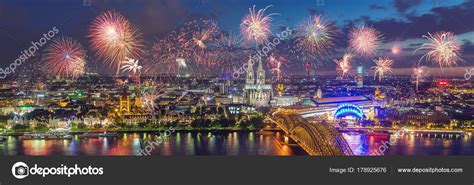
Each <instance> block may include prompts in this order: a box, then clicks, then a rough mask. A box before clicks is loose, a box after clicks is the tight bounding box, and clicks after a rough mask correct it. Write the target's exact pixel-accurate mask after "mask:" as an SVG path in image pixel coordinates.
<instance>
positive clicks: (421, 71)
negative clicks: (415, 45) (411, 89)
mask: <svg viewBox="0 0 474 185" xmlns="http://www.w3.org/2000/svg"><path fill="white" fill-rule="evenodd" d="M428 72H429V69H428V68H427V67H425V66H420V67H415V68H413V74H412V75H411V77H412V79H413V80H414V81H415V85H416V90H417V91H418V86H419V84H420V81H424V80H426V78H427V77H428V75H429V73H428Z"/></svg>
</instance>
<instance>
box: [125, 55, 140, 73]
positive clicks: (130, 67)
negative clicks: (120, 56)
mask: <svg viewBox="0 0 474 185" xmlns="http://www.w3.org/2000/svg"><path fill="white" fill-rule="evenodd" d="M125 59H126V60H124V61H123V62H122V68H121V69H122V72H124V73H125V72H130V73H132V74H134V75H135V74H137V73H140V72H141V70H142V66H141V65H139V64H138V60H135V59H131V58H125Z"/></svg>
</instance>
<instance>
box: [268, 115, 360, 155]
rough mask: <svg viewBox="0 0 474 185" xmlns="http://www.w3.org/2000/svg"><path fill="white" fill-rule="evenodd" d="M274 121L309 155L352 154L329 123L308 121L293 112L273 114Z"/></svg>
mask: <svg viewBox="0 0 474 185" xmlns="http://www.w3.org/2000/svg"><path fill="white" fill-rule="evenodd" d="M274 118H275V121H274V122H275V123H276V124H277V125H278V126H279V127H280V128H281V129H282V130H283V131H285V132H286V133H287V134H288V136H289V137H291V138H292V139H293V140H294V141H295V142H297V143H298V144H299V145H300V146H301V147H302V148H303V149H304V150H305V151H306V152H308V154H309V155H313V156H344V155H353V153H352V150H351V148H350V147H349V145H348V144H347V142H346V141H345V139H344V138H343V137H342V136H341V135H340V134H339V132H338V131H337V130H336V129H335V128H334V127H333V126H332V125H331V124H329V123H327V122H325V121H322V122H320V123H310V122H308V121H307V120H306V119H304V118H302V117H301V116H299V115H298V114H295V113H294V112H290V111H286V112H284V113H277V114H275V115H274Z"/></svg>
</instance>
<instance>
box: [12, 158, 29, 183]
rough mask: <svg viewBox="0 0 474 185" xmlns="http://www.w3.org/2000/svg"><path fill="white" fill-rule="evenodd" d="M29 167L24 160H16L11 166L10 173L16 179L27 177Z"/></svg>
mask: <svg viewBox="0 0 474 185" xmlns="http://www.w3.org/2000/svg"><path fill="white" fill-rule="evenodd" d="M29 169H30V168H29V167H28V165H26V164H25V163H24V162H16V163H15V164H14V165H13V166H12V174H13V176H14V177H15V178H17V179H23V178H25V177H28V174H29Z"/></svg>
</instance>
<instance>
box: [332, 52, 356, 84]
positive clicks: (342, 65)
mask: <svg viewBox="0 0 474 185" xmlns="http://www.w3.org/2000/svg"><path fill="white" fill-rule="evenodd" d="M351 59H352V55H351V54H349V53H346V54H344V56H343V57H342V59H341V60H334V62H335V63H336V64H337V68H336V71H337V72H339V74H340V75H341V77H342V78H344V77H347V76H348V75H349V72H350V70H351V69H352V64H351Z"/></svg>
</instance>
